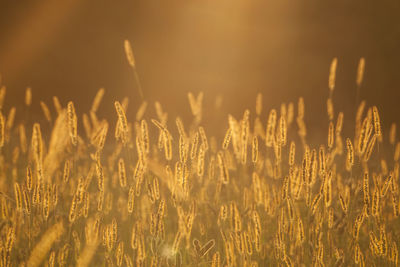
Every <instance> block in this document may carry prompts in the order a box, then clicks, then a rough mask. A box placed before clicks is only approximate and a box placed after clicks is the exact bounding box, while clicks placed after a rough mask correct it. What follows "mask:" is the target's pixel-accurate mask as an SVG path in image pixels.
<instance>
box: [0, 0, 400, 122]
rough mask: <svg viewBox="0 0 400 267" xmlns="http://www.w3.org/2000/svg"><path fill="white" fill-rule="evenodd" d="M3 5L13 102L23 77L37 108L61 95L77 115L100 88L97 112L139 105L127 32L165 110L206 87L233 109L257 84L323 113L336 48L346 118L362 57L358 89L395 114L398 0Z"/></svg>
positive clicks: (273, 101) (148, 85) (148, 89)
mask: <svg viewBox="0 0 400 267" xmlns="http://www.w3.org/2000/svg"><path fill="white" fill-rule="evenodd" d="M349 2H351V3H349ZM0 10H1V11H2V12H1V15H0V36H1V39H0V40H1V41H0V73H1V74H2V77H3V84H5V85H6V86H7V99H8V100H9V101H8V105H9V103H12V104H13V105H18V104H21V103H22V102H23V92H24V91H25V88H26V87H27V86H30V87H32V89H33V94H34V101H35V107H36V110H37V111H39V100H44V101H46V102H48V103H50V101H51V97H52V96H53V95H57V96H59V97H60V99H61V100H62V102H63V103H64V104H65V103H66V102H67V101H68V100H73V101H74V102H76V105H77V110H78V112H84V111H87V110H88V109H89V105H90V103H91V100H92V98H93V96H94V94H95V92H96V91H97V90H98V89H99V88H100V87H105V88H106V91H107V93H106V101H105V102H104V103H103V105H102V107H101V111H100V113H102V114H103V115H108V114H111V116H113V115H114V113H111V112H114V110H113V101H114V100H116V99H122V97H124V96H129V97H130V98H131V106H130V111H131V112H134V111H135V110H136V109H137V105H138V104H139V103H140V99H139V95H138V93H137V91H136V89H135V83H134V80H133V76H132V73H131V71H130V69H129V66H128V64H127V62H126V60H125V54H124V50H123V41H124V39H129V40H130V41H131V43H132V46H133V50H134V53H135V57H136V62H137V69H138V74H139V77H140V79H141V83H142V86H143V90H144V94H145V98H146V99H147V100H149V101H150V102H152V101H155V100H160V101H161V103H163V104H164V106H165V109H166V110H167V111H168V112H170V113H171V114H172V115H174V114H177V113H188V112H189V105H188V103H187V98H186V94H187V92H188V91H194V92H198V91H200V90H203V91H204V92H205V101H206V104H207V105H208V106H210V107H212V106H213V105H212V104H213V103H214V102H213V101H214V99H215V96H216V95H219V94H221V95H223V99H224V100H223V104H222V107H221V108H222V110H223V111H224V112H231V113H234V114H236V115H239V114H241V113H242V111H243V109H244V108H245V107H251V108H253V110H254V101H255V97H256V94H257V92H263V94H264V102H265V105H266V109H267V110H269V109H270V108H272V107H274V108H279V105H280V103H281V102H289V101H297V98H298V97H299V96H304V98H305V102H306V116H307V115H308V117H309V119H310V118H311V119H312V120H311V119H310V122H311V123H314V122H315V123H317V122H319V121H324V120H325V121H326V115H325V110H326V109H325V103H326V97H327V95H328V88H327V81H328V73H329V65H330V62H331V60H332V58H333V57H335V56H337V57H338V71H337V88H336V90H335V93H334V100H335V103H336V105H335V107H336V110H337V111H340V110H344V111H346V112H347V113H345V117H346V114H349V115H348V116H349V117H351V116H352V115H351V113H348V112H353V111H354V104H355V102H356V100H355V95H356V93H355V92H356V91H355V89H356V86H355V74H356V68H357V64H358V60H359V58H360V57H362V56H363V57H365V58H366V73H365V80H364V84H363V86H362V88H361V98H365V99H367V101H368V103H369V104H371V105H372V104H376V105H378V107H379V108H380V110H381V113H382V115H381V117H382V118H383V119H384V122H385V124H387V125H389V124H390V123H391V122H392V121H395V120H397V122H398V123H399V120H398V112H399V111H400V109H399V103H398V102H399V100H400V90H399V85H400V75H399V71H400V53H399V48H400V16H399V15H398V14H400V2H399V1H395V0H392V1H390V0H383V1H372V0H370V1H341V0H339V1H317V0H309V1H293V0H291V1H289V0H279V1H271V0H248V1H243V0H229V1H228V0H218V1H216V0H202V1H192V0H186V1H178V0H169V1H161V0H147V1H136V0H130V1H126V0H121V1H117V2H115V1H103V0H100V1H94V2H93V1H78V0H70V1H30V2H29V3H28V4H21V2H20V1H0ZM6 108H7V106H6ZM8 108H9V106H8ZM208 111H209V113H210V114H214V113H215V110H214V109H212V108H210V109H209V110H208ZM266 112H267V111H265V114H266ZM210 116H211V115H210ZM315 126H318V125H315ZM311 127H312V126H311Z"/></svg>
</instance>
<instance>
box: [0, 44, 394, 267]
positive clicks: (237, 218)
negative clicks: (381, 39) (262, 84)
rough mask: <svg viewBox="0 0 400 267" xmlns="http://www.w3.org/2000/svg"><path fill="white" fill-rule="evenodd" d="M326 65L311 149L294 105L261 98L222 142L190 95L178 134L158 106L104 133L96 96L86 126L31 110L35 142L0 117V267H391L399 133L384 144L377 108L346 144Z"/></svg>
mask: <svg viewBox="0 0 400 267" xmlns="http://www.w3.org/2000/svg"><path fill="white" fill-rule="evenodd" d="M125 45H126V46H125V48H126V49H127V50H126V51H127V57H128V59H129V63H130V64H131V66H132V64H133V66H135V65H134V61H133V54H132V53H131V49H130V45H129V43H125ZM336 64H337V60H336V59H334V60H333V62H332V66H331V73H330V76H329V84H328V86H329V89H330V96H329V99H328V101H327V105H328V106H327V111H328V112H327V113H328V114H327V117H328V118H329V123H327V124H326V125H327V126H328V125H329V127H327V128H326V133H327V135H326V137H324V138H323V139H324V141H322V142H321V143H320V144H316V143H315V142H314V143H310V142H307V128H306V124H305V121H304V116H305V115H304V114H305V104H304V99H302V98H300V99H299V101H298V106H297V108H298V112H297V114H294V113H295V112H294V110H295V107H294V105H293V103H290V104H289V105H286V104H283V105H282V106H281V110H280V112H278V111H277V110H275V109H270V110H268V108H267V107H263V106H262V95H261V94H259V95H257V97H256V105H255V113H254V114H255V115H254V117H253V116H252V114H251V113H252V112H251V110H250V109H249V110H245V111H244V113H243V117H242V118H235V117H233V116H232V115H228V114H227V121H226V125H227V126H228V129H227V130H226V126H223V127H221V129H207V122H203V121H202V113H203V108H202V105H203V103H202V99H203V94H202V93H200V94H199V95H198V96H197V97H195V96H194V95H193V94H192V93H189V94H188V99H189V103H190V107H191V112H192V114H193V121H192V122H191V123H188V124H184V122H183V121H182V120H181V119H180V118H176V120H175V124H176V125H175V126H174V123H168V120H167V119H168V116H167V113H166V112H164V111H163V110H162V107H161V104H160V103H158V102H156V103H155V108H156V114H157V116H158V118H157V119H154V118H151V117H149V116H147V115H146V110H147V109H148V108H147V102H144V103H143V104H142V106H141V107H139V108H138V109H137V110H136V111H137V113H136V116H131V114H132V112H128V110H127V103H128V102H127V101H122V104H121V103H120V102H118V101H116V102H115V103H114V104H115V108H116V113H115V121H109V122H107V121H106V120H104V119H101V118H98V116H97V114H96V112H97V110H98V108H99V107H100V103H101V100H102V98H103V95H104V89H101V90H100V91H99V93H98V94H97V95H96V97H95V99H94V102H93V105H92V107H90V109H89V110H88V114H89V115H90V116H88V115H86V114H83V115H81V114H76V113H75V107H74V104H73V103H72V102H69V103H68V105H67V107H63V106H62V105H61V104H60V101H59V100H58V98H56V97H55V98H54V108H55V110H56V111H57V113H55V114H51V112H50V108H49V107H47V105H46V104H45V103H44V102H40V105H41V107H42V109H43V112H44V115H45V120H43V123H42V124H43V125H41V124H39V123H37V122H30V123H32V124H33V128H32V131H31V132H32V134H30V131H29V130H26V129H25V126H24V125H27V124H26V123H22V121H21V122H20V121H15V122H14V117H15V113H16V112H18V110H16V109H15V108H12V109H10V110H9V111H8V112H6V111H5V110H3V111H2V113H0V145H1V146H2V147H1V154H0V176H1V178H2V182H1V183H0V193H1V194H0V204H1V218H0V266H17V265H20V266H89V265H93V266H115V265H116V266H134V265H136V266H278V265H281V266H285V265H286V266H311V265H313V266H354V265H360V266H375V265H384V266H397V265H398V250H397V247H398V242H399V235H400V227H399V226H400V224H399V186H398V183H399V169H400V168H399V167H400V165H399V158H400V142H398V141H396V140H397V139H396V125H395V124H393V125H392V126H391V130H390V135H388V136H387V137H386V136H385V135H383V133H382V129H385V128H384V127H382V126H381V121H380V118H379V112H378V109H377V107H376V106H373V107H371V108H368V109H367V112H364V110H365V109H366V108H367V106H366V104H365V102H361V104H360V107H359V109H358V112H357V115H356V117H355V121H354V128H355V134H354V135H352V136H343V133H342V128H343V124H344V119H343V117H344V114H343V113H342V112H338V113H335V112H334V107H333V106H334V103H333V101H332V93H333V89H334V85H335V81H334V79H335V72H336ZM364 64H365V63H364V61H363V60H362V61H360V67H359V70H358V76H357V85H358V86H360V85H361V83H362V75H363V74H362V73H363V69H364ZM3 91H4V92H3V93H2V94H3V96H2V98H3V99H4V97H5V89H4V90H3ZM31 102H32V92H31V89H29V90H27V94H26V99H25V103H26V107H25V108H29V106H31ZM33 103H34V102H33ZM188 112H189V111H188ZM3 114H8V116H6V115H3ZM268 114H269V115H268ZM296 115H297V117H296V118H295V116H296ZM80 117H82V118H83V120H82V123H80V120H79V119H78V118H80ZM54 118H56V119H55V120H54ZM132 118H136V120H135V121H131V119H132ZM335 119H336V121H335ZM347 121H349V120H346V122H347ZM149 122H152V123H149ZM81 124H82V125H83V127H82V129H81V128H80V125H81ZM109 125H110V126H111V127H115V139H114V138H112V137H111V134H109V131H108V129H109V127H110V126H109ZM49 127H51V130H50V131H48V129H49ZM175 127H176V129H175ZM44 129H45V130H44ZM224 131H226V132H225V134H224ZM175 132H177V133H178V134H177V135H173V134H171V133H175ZM207 132H208V133H215V132H219V133H222V135H223V136H222V138H221V139H220V140H219V139H217V138H216V137H215V136H212V135H208V134H207ZM83 133H85V135H83ZM29 138H30V139H31V142H30V143H29V142H28V141H27V140H29ZM386 138H387V140H386ZM343 140H345V143H344V141H343Z"/></svg>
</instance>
